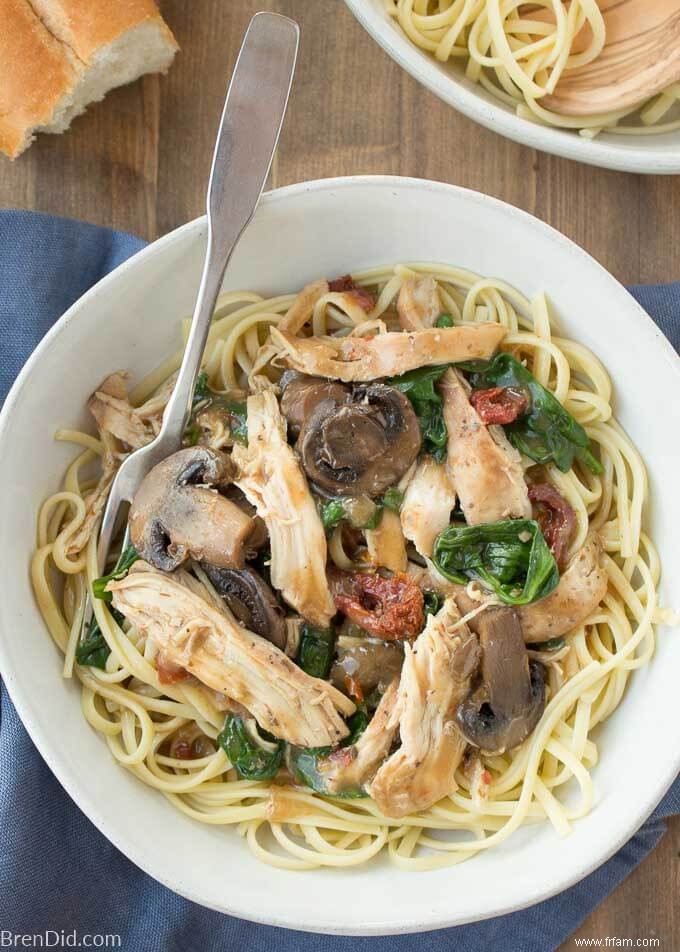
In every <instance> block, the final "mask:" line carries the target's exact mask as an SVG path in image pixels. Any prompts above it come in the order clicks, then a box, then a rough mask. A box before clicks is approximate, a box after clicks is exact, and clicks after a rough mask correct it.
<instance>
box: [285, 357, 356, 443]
mask: <svg viewBox="0 0 680 952" xmlns="http://www.w3.org/2000/svg"><path fill="white" fill-rule="evenodd" d="M281 388H282V391H283V392H282V394H281V413H282V414H283V415H284V416H285V418H286V421H287V422H288V433H289V435H290V436H292V437H294V438H296V437H297V435H298V434H299V432H300V429H301V427H302V424H303V423H304V422H305V420H307V419H308V418H309V417H310V416H311V415H312V414H313V413H314V411H315V410H316V408H317V407H318V405H319V404H320V403H321V402H322V401H323V400H329V401H330V402H331V403H333V404H336V405H337V406H341V405H342V404H343V403H349V401H350V399H351V391H350V389H349V387H346V386H345V385H344V384H342V383H337V382H336V381H334V380H325V379H324V378H323V377H307V376H306V375H305V374H299V373H296V371H294V370H287V371H286V372H285V373H284V375H283V377H282V378H281Z"/></svg>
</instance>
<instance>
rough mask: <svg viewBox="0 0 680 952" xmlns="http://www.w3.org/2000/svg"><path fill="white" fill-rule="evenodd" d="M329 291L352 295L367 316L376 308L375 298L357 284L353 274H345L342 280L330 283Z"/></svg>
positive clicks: (337, 279)
mask: <svg viewBox="0 0 680 952" xmlns="http://www.w3.org/2000/svg"><path fill="white" fill-rule="evenodd" d="M328 289H329V291H334V292H336V293H339V294H351V295H352V297H353V298H354V299H355V300H356V302H357V304H358V305H359V307H361V308H363V309H364V311H366V313H367V314H368V313H369V311H372V310H373V308H374V307H375V297H374V296H373V295H372V294H371V292H370V291H367V290H366V288H362V287H360V285H358V284H355V283H354V280H353V278H352V275H351V274H343V276H342V277H341V278H335V280H334V281H329V282H328Z"/></svg>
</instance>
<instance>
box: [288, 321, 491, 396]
mask: <svg viewBox="0 0 680 952" xmlns="http://www.w3.org/2000/svg"><path fill="white" fill-rule="evenodd" d="M505 333H506V331H505V328H504V327H501V325H500V324H475V325H465V326H457V327H445V328H438V327H433V328H429V329H427V330H420V331H412V332H408V333H404V332H403V331H396V332H392V331H388V332H386V333H384V334H377V335H375V336H374V337H355V336H351V337H295V336H294V335H293V334H291V333H289V332H287V331H284V330H282V329H281V327H280V326H279V327H272V330H271V337H272V341H273V343H274V344H276V345H277V346H278V348H279V350H280V352H281V353H280V358H279V359H280V360H282V362H283V363H284V364H285V366H287V367H291V368H293V369H294V370H299V371H302V372H303V373H306V374H311V375H312V376H317V377H328V378H330V379H332V380H343V381H345V382H346V383H351V382H352V381H373V380H377V379H379V378H381V377H392V376H395V375H399V374H403V373H406V371H407V370H414V369H415V368H416V367H426V366H432V365H434V364H447V363H456V361H461V360H476V359H478V358H487V357H491V356H492V355H493V354H494V353H495V351H496V350H497V348H498V345H499V344H500V342H501V341H502V340H503V338H504V337H505Z"/></svg>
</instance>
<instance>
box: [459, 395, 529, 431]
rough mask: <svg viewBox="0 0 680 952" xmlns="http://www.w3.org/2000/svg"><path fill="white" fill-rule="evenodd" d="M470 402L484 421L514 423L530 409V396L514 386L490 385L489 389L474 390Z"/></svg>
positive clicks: (488, 422) (489, 422)
mask: <svg viewBox="0 0 680 952" xmlns="http://www.w3.org/2000/svg"><path fill="white" fill-rule="evenodd" d="M470 403H471V404H472V406H473V407H474V408H475V410H476V411H477V413H478V414H479V417H480V419H481V420H482V423H487V424H491V423H500V424H503V423H514V422H515V420H516V419H517V418H518V417H521V416H524V414H525V413H526V412H527V410H528V409H529V397H528V395H527V394H526V393H525V392H524V391H523V390H516V389H515V388H514V387H490V388H489V389H488V390H473V391H472V393H471V394H470Z"/></svg>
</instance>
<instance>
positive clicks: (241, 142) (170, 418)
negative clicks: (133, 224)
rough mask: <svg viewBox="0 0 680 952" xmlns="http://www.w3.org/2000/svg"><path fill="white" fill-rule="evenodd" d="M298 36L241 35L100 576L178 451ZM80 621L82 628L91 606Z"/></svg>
mask: <svg viewBox="0 0 680 952" xmlns="http://www.w3.org/2000/svg"><path fill="white" fill-rule="evenodd" d="M299 33H300V31H299V28H298V25H297V23H295V22H294V21H293V20H289V19H288V18H287V17H284V16H280V15H278V14H276V13H258V14H256V15H255V16H254V17H253V19H252V20H251V22H250V25H249V27H248V30H247V32H246V35H245V37H244V40H243V45H242V46H241V50H240V52H239V55H238V59H237V61H236V66H235V67H234V73H233V75H232V77H231V82H230V84H229V90H228V92H227V98H226V101H225V104H224V111H223V113H222V121H221V123H220V129H219V132H218V135H217V142H216V145H215V154H214V156H213V163H212V169H211V172H210V182H209V185H208V197H207V212H208V246H207V249H206V255H205V263H204V265H203V272H202V275H201V283H200V287H199V290H198V298H197V300H196V307H195V309H194V314H193V318H192V320H191V327H190V329H189V337H188V339H187V344H186V349H185V351H184V356H183V358H182V363H181V366H180V369H179V373H178V375H177V381H176V383H175V386H174V389H173V391H172V394H171V396H170V399H169V400H168V403H167V406H166V408H165V412H164V414H163V422H162V425H161V429H160V431H159V433H158V436H156V438H155V439H154V440H153V442H151V443H149V444H148V445H147V446H144V447H142V448H141V449H138V450H136V451H135V452H134V453H131V454H130V456H128V457H127V458H126V459H125V460H124V462H123V463H122V465H121V467H120V469H119V470H118V472H117V474H116V477H115V479H114V481H113V484H112V486H111V492H110V494H109V498H108V502H107V504H106V508H105V510H104V515H103V517H102V523H101V528H100V531H99V543H98V548H97V557H98V562H99V570H100V572H102V573H103V571H104V569H105V566H106V559H107V556H108V552H109V549H110V547H111V541H112V539H113V535H114V532H115V529H116V525H117V522H118V517H119V513H120V509H121V506H122V505H123V504H124V503H126V502H128V503H129V502H132V498H133V496H134V494H135V492H136V491H137V489H138V487H139V485H140V483H141V482H142V480H143V479H144V477H145V476H146V474H147V473H148V472H149V470H150V469H152V468H153V467H154V466H155V465H156V464H157V463H159V462H160V461H161V460H163V459H165V457H166V456H169V455H170V454H171V453H174V452H176V451H177V450H178V449H179V448H180V447H181V445H182V435H183V433H184V428H185V426H186V423H187V419H188V417H189V414H190V412H191V401H192V397H193V393H194V387H195V386H196V379H197V377H198V373H199V370H200V367H201V361H202V359H203V351H204V350H205V345H206V341H207V338H208V331H209V329H210V323H211V321H212V315H213V311H214V310H215V302H216V301H217V297H218V294H219V292H220V288H221V286H222V281H223V278H224V273H225V271H226V268H227V264H228V263H229V259H230V258H231V256H232V254H233V252H234V249H235V248H236V245H237V244H238V241H239V239H240V237H241V235H242V234H243V232H244V230H245V228H246V226H247V225H248V223H249V222H250V220H251V219H252V217H253V214H254V212H255V209H256V208H257V204H258V202H259V200H260V196H261V194H262V190H263V189H264V186H265V183H266V181H267V176H268V174H269V169H270V166H271V163H272V159H273V157H274V151H275V149H276V145H277V142H278V139H279V133H280V132H281V127H282V125H283V119H284V116H285V113H286V106H287V105H288V98H289V95H290V88H291V84H292V81H293V74H294V72H295V61H296V59H297V50H298V41H299ZM126 536H127V534H126ZM85 616H86V617H85V619H84V624H87V623H89V619H90V617H91V605H89V604H88V606H87V607H86V611H85Z"/></svg>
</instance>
